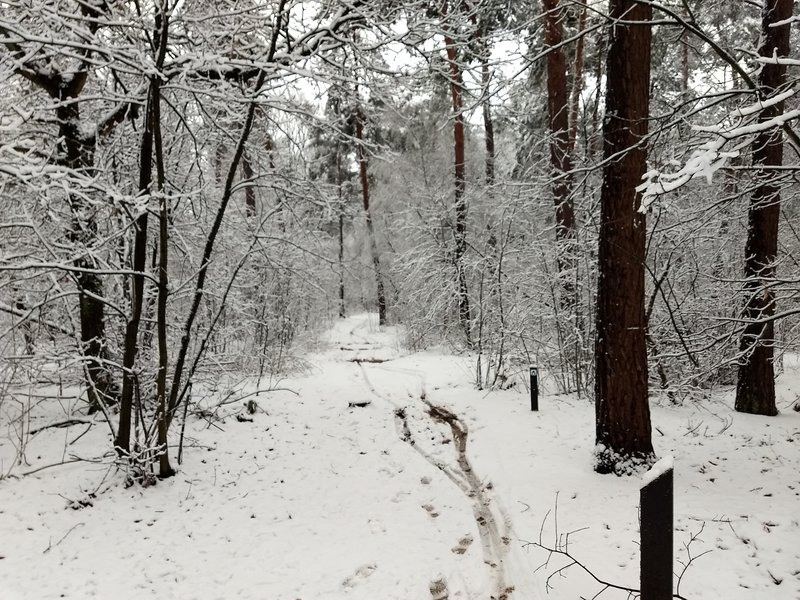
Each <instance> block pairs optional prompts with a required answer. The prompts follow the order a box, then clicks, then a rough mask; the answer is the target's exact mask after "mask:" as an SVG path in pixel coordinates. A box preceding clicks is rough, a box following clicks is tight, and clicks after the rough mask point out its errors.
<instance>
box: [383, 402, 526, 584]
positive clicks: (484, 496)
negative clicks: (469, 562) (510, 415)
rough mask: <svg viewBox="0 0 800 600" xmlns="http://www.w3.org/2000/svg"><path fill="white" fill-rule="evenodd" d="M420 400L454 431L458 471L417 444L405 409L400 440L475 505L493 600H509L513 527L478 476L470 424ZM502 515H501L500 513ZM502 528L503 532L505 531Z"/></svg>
mask: <svg viewBox="0 0 800 600" xmlns="http://www.w3.org/2000/svg"><path fill="white" fill-rule="evenodd" d="M420 400H421V401H422V402H423V403H424V404H425V406H426V407H427V411H425V414H426V415H428V417H430V419H431V420H432V421H433V422H435V423H439V424H443V425H447V426H449V428H450V434H451V438H452V440H453V444H454V448H455V450H456V465H457V467H456V468H453V467H452V466H448V465H446V464H444V463H442V462H441V461H439V460H438V459H436V457H434V456H433V455H432V454H430V453H428V452H426V451H425V450H424V449H423V448H421V447H420V445H419V444H418V443H417V441H416V439H415V438H414V436H413V434H412V433H411V429H410V427H409V424H408V414H407V412H406V410H405V409H404V408H399V409H396V410H395V417H396V418H397V419H398V422H399V423H398V424H399V428H400V431H401V434H400V439H401V440H403V441H404V442H406V443H407V444H409V445H410V446H411V447H412V448H414V449H415V450H416V451H417V452H418V453H419V454H420V455H422V456H423V457H424V458H425V460H427V461H428V462H429V463H431V464H432V465H433V466H435V467H436V468H438V469H439V470H441V471H442V472H443V473H444V474H445V475H447V477H448V478H449V479H450V480H451V481H452V482H453V483H455V484H456V486H458V488H459V489H460V490H461V491H462V492H463V493H464V495H465V496H466V497H467V498H468V499H469V500H470V502H471V503H472V513H473V515H474V517H475V523H476V524H477V526H478V534H479V536H480V539H481V548H482V550H483V562H484V563H485V564H486V565H487V566H488V567H489V575H490V579H491V580H492V582H493V585H492V587H493V593H492V595H491V596H490V599H491V600H509V599H510V598H511V594H512V592H513V591H514V586H513V585H512V584H511V582H510V581H509V580H508V574H507V573H506V565H505V557H506V556H507V555H508V552H509V547H510V544H511V536H510V532H511V524H510V522H509V519H508V518H507V517H506V516H505V515H504V514H503V511H501V510H499V508H497V503H495V502H492V500H493V498H492V489H493V487H492V484H491V483H487V484H485V485H484V484H483V483H482V482H481V479H480V477H478V475H477V474H476V473H475V470H474V469H473V468H472V464H471V463H470V461H469V458H468V457H467V441H468V439H469V429H468V428H467V425H466V423H464V421H463V420H462V419H461V418H460V417H458V416H457V415H456V414H455V413H453V412H451V411H450V410H448V409H447V408H444V407H442V406H437V405H435V404H433V403H432V402H430V401H429V400H427V399H426V398H424V397H421V398H420ZM498 513H499V514H498ZM501 527H502V531H501Z"/></svg>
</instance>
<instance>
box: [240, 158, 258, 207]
mask: <svg viewBox="0 0 800 600" xmlns="http://www.w3.org/2000/svg"><path fill="white" fill-rule="evenodd" d="M242 176H243V177H244V179H245V182H246V183H245V185H246V186H247V187H245V188H244V206H245V213H246V214H247V216H248V217H255V216H256V188H255V187H254V186H255V180H254V177H255V174H254V173H253V165H252V163H251V162H250V155H249V154H248V153H247V151H245V152H244V153H243V154H242Z"/></svg>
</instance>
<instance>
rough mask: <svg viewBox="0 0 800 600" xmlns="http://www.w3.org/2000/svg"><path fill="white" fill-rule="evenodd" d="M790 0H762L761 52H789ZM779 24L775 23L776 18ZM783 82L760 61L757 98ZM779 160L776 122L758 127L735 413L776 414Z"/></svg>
mask: <svg viewBox="0 0 800 600" xmlns="http://www.w3.org/2000/svg"><path fill="white" fill-rule="evenodd" d="M793 4H794V3H793V2H792V0H767V1H766V2H765V4H764V10H763V13H762V21H761V39H762V43H761V47H760V48H759V49H758V54H759V55H760V56H764V57H772V56H773V54H775V55H777V56H778V57H786V56H788V54H789V27H790V24H789V22H787V21H788V19H790V18H791V16H792V9H793ZM779 21H780V22H783V24H781V25H778V26H775V23H778V22H779ZM785 81H786V65H781V64H772V63H765V64H763V65H762V66H761V73H760V74H759V91H758V93H759V99H761V100H766V99H767V98H769V97H770V96H771V95H773V94H774V93H775V92H777V91H779V90H780V89H781V88H782V87H783V86H784V85H785ZM783 106H784V103H783V102H782V101H781V102H778V103H775V104H772V105H771V106H767V107H765V108H764V109H762V111H761V114H760V115H759V121H760V122H762V123H763V122H765V121H769V120H770V119H774V118H775V117H777V116H779V115H781V114H783ZM782 163H783V133H782V130H781V129H780V127H772V128H770V129H768V130H765V131H761V132H759V133H758V134H757V135H756V139H755V141H754V142H753V166H755V167H756V187H755V189H754V190H753V195H752V197H751V199H750V208H749V211H748V229H747V242H746V244H745V265H744V276H745V284H744V285H745V291H746V293H747V294H748V296H747V299H746V304H745V307H744V311H743V317H744V319H746V320H747V321H749V322H748V324H747V325H746V326H745V329H744V332H743V334H742V338H741V341H740V351H741V354H742V356H743V358H742V362H741V363H740V365H739V375H738V379H737V382H736V402H735V408H736V410H737V411H739V412H745V413H754V414H759V415H770V416H772V415H776V414H778V409H777V407H776V406H775V369H774V364H773V359H774V348H773V343H774V338H775V323H774V321H772V320H771V317H772V316H773V315H774V314H775V294H774V291H773V288H772V287H771V283H772V281H773V279H774V277H775V258H776V256H777V254H778V220H779V218H780V186H779V182H778V181H776V177H775V174H774V173H770V168H771V167H776V166H780V165H781V164H782Z"/></svg>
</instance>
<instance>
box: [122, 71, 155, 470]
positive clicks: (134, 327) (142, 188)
mask: <svg viewBox="0 0 800 600" xmlns="http://www.w3.org/2000/svg"><path fill="white" fill-rule="evenodd" d="M157 90H158V82H157V81H156V80H151V83H150V93H149V95H148V102H147V109H146V111H145V123H144V130H143V132H142V142H141V147H140V150H139V193H140V194H141V195H142V196H144V197H148V196H149V195H150V193H151V190H150V186H151V184H152V181H153V168H152V163H153V125H154V123H153V102H154V101H155V97H154V96H155V94H156V93H157ZM147 215H148V213H147V209H146V208H145V210H143V211H142V212H141V214H140V215H139V216H138V217H136V220H135V221H134V225H133V227H134V239H133V271H134V273H135V274H134V275H132V276H131V294H130V296H131V316H130V318H129V319H128V322H127V323H126V325H125V348H124V351H123V357H122V396H121V397H120V406H119V427H118V428H117V439H116V442H115V446H116V449H117V453H118V454H119V455H120V456H127V455H128V453H129V452H130V435H131V414H132V412H133V398H134V388H135V386H136V385H137V379H136V376H135V374H134V370H133V369H134V366H135V363H136V354H137V353H138V351H139V325H140V323H141V318H142V308H143V305H144V269H145V264H146V262H147Z"/></svg>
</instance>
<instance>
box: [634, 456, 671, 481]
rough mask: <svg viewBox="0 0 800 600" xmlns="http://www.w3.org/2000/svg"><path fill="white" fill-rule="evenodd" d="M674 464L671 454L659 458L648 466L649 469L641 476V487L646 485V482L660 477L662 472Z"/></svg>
mask: <svg viewBox="0 0 800 600" xmlns="http://www.w3.org/2000/svg"><path fill="white" fill-rule="evenodd" d="M674 466H675V460H674V459H673V458H672V457H671V456H665V457H664V458H662V459H661V460H659V461H657V462H656V463H655V464H654V465H653V466H652V467H650V470H649V471H647V473H645V474H644V475H643V476H642V485H641V487H646V486H647V485H648V484H650V483H652V482H653V481H655V480H656V479H658V478H659V477H661V476H662V475H663V474H664V473H666V472H667V471H669V470H670V469H672V468H674Z"/></svg>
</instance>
